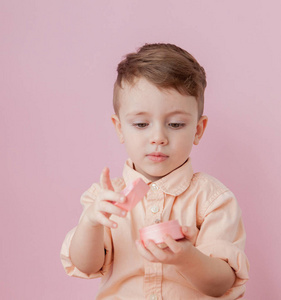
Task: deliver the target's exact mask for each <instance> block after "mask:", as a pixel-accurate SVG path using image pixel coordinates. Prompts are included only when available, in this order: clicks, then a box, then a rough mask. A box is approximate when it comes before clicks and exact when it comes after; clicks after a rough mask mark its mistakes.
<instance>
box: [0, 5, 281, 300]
mask: <svg viewBox="0 0 281 300" xmlns="http://www.w3.org/2000/svg"><path fill="white" fill-rule="evenodd" d="M280 9H281V5H280V2H279V1H277V0H276V1H257V0H251V1H242V0H238V1H237V0H236V1H225V0H220V1H218V0H215V1H207V0H206V1H202V0H196V1H195V0H194V1H188V0H180V1H172V0H170V1H169V0H150V1H145V0H142V1H133V0H116V1H114V0H107V1H102V0H100V1H94V0H81V1H74V0H49V1H36V0H29V1H27V0H23V1H15V0H6V1H5V0H4V1H3V0H2V1H1V3H0V22H1V23H0V24H1V25H0V26H1V29H0V36H1V47H0V51H1V56H0V63H1V65H0V69H1V79H0V80H1V82H0V83H1V87H0V100H1V102H0V105H1V106H0V130H1V132H0V133H1V139H0V146H1V158H0V159H1V161H0V164H1V167H0V170H1V171H0V172H1V177H0V179H1V210H0V214H1V216H0V222H1V223H0V230H1V249H0V251H1V253H0V255H1V256H0V259H1V272H0V298H1V299H8V300H18V299H20V300H30V299H40V300H60V299H71V300H75V299H78V300H79V299H85V300H86V299H94V295H95V292H96V290H97V286H98V280H81V279H76V278H69V277H68V276H66V275H65V273H64V270H63V268H62V266H61V263H60V259H59V252H60V247H61V243H62V241H63V239H64V236H65V234H66V233H67V231H68V230H70V229H71V228H72V227H74V226H75V225H76V223H77V221H78V218H79V216H80V213H81V206H80V203H79V199H80V195H81V194H82V192H84V191H85V190H86V189H87V188H88V187H89V186H90V185H91V184H92V182H95V181H98V180H99V174H100V171H101V170H102V168H103V167H104V166H106V165H107V166H108V167H110V169H111V171H112V176H118V175H120V172H121V170H122V167H123V163H124V160H125V159H126V154H125V150H124V149H123V147H122V145H119V143H118V140H117V137H116V136H115V132H114V130H113V127H112V124H111V122H110V115H111V114H112V103H111V101H112V100H111V99H112V86H113V83H114V80H115V76H116V71H115V70H116V66H117V63H118V62H119V61H120V59H121V58H122V56H123V55H124V54H126V53H128V52H131V51H134V50H136V48H137V47H139V46H141V45H143V44H144V43H145V42H170V43H175V44H177V45H179V46H181V47H183V48H185V49H187V50H188V51H189V52H191V53H192V54H193V55H194V56H195V57H196V58H197V59H198V60H199V62H200V63H201V64H202V65H203V66H204V67H205V69H206V72H207V76H208V87H207V91H206V106H205V107H206V109H205V113H206V114H207V115H208V116H209V125H208V128H207V131H206V135H205V137H204V139H203V140H202V143H200V145H199V146H198V147H195V148H194V149H193V153H192V159H193V166H194V169H195V170H196V171H199V170H200V171H205V172H208V173H210V174H212V175H213V176H215V177H217V178H218V179H220V180H221V181H222V182H224V183H225V184H226V185H227V186H228V187H230V189H232V190H233V192H234V193H235V194H236V196H237V198H238V201H239V203H240V206H241V208H242V211H243V218H244V223H245V227H246V230H247V236H248V240H247V247H246V253H247V255H248V257H249V260H250V264H251V271H250V277H251V279H250V281H249V282H248V284H247V292H246V298H247V299H250V300H251V299H254V300H257V299H261V300H264V299H277V298H278V296H279V294H280V292H279V291H280V280H281V276H280V266H281V261H280V251H281V241H280V236H281V235H280V232H279V229H278V228H280V225H281V222H280V209H281V205H280V202H279V201H280V194H279V193H280V183H281V182H280V170H281V165H280V158H279V155H280V152H281V142H280V136H281V132H280V128H281V121H280V107H281V105H280V87H281V84H280V80H281V59H280V53H281V42H280V38H281V35H280V28H281V21H280V14H279V13H280Z"/></svg>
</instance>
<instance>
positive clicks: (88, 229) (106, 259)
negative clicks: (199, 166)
mask: <svg viewBox="0 0 281 300" xmlns="http://www.w3.org/2000/svg"><path fill="white" fill-rule="evenodd" d="M117 71H118V77H117V80H116V83H115V86H114V99H113V100H114V109H115V115H113V116H112V121H113V124H114V126H115V129H116V132H117V134H118V137H119V140H120V142H121V143H124V145H125V147H126V150H127V153H128V156H129V159H128V160H127V162H126V164H125V166H124V171H123V177H121V178H117V179H113V180H111V179H110V175H109V169H108V168H105V169H104V170H103V171H102V174H101V179H100V184H93V185H92V186H91V188H90V189H89V190H88V191H86V192H85V193H84V194H83V195H82V198H81V203H82V204H83V206H84V210H83V214H82V216H81V218H80V222H79V224H78V226H77V227H76V228H74V229H73V230H72V231H70V232H69V233H68V235H67V237H66V239H65V241H64V243H63V246H62V252H61V258H62V263H63V266H64V268H65V270H66V272H67V274H69V275H70V276H77V277H82V278H97V277H100V276H101V277H102V280H101V286H100V289H99V293H98V296H97V298H96V299H122V300H123V299H134V300H135V299H151V300H153V299H154V300H155V299H157V300H159V299H167V300H170V299H213V298H214V297H220V299H231V300H233V299H238V298H241V297H242V296H243V294H244V292H245V282H246V281H247V279H248V261H247V258H246V256H245V254H244V251H243V249H244V244H245V231H244V227H243V223H242V220H241V213H240V209H239V207H238V204H237V201H236V199H235V197H234V195H233V194H232V193H231V191H229V189H228V188H226V187H225V186H224V185H223V184H222V183H220V182H219V181H218V180H216V179H215V178H213V177H211V176H209V175H207V174H204V173H196V174H194V173H193V171H192V167H191V159H190V153H191V149H192V146H193V145H198V143H199V141H200V139H201V138H202V136H203V133H204V131H205V129H206V125H207V117H206V116H204V115H203V106H204V90H205V87H206V76H205V72H204V69H203V68H202V67H201V66H200V65H199V63H198V62H197V61H196V60H195V59H194V57H192V56H191V55H190V54H189V53H187V52H186V51H185V50H183V49H181V48H179V47H177V46H175V45H171V44H146V45H144V46H143V47H142V48H140V49H139V50H138V52H136V53H131V54H128V55H127V56H126V58H125V59H124V60H123V61H122V62H121V63H120V64H119V65H118V70H117ZM137 178H142V179H143V180H144V181H145V182H146V183H147V184H148V185H149V186H150V190H149V191H148V193H147V195H146V196H145V197H144V198H143V199H142V201H141V202H140V203H138V204H137V206H136V207H135V208H133V209H132V210H131V211H130V212H128V213H126V211H125V210H123V209H122V208H120V207H118V206H116V205H114V203H116V202H120V203H122V202H125V201H126V199H125V197H124V196H122V194H121V193H120V192H121V190H122V189H124V187H125V186H126V185H128V184H130V183H131V182H132V181H134V180H135V179H137ZM168 220H178V221H179V223H180V224H181V226H182V232H183V234H184V236H185V238H184V239H182V240H174V239H172V237H171V236H169V235H166V236H165V238H164V242H165V244H166V245H167V247H166V248H161V247H158V246H157V245H156V244H155V243H154V242H153V241H147V242H146V243H145V245H144V243H142V242H141V241H140V240H139V239H140V238H139V229H140V228H143V227H146V226H149V225H152V224H155V223H160V222H165V221H168Z"/></svg>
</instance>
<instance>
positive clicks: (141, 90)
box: [119, 77, 180, 97]
mask: <svg viewBox="0 0 281 300" xmlns="http://www.w3.org/2000/svg"><path fill="white" fill-rule="evenodd" d="M152 90H153V91H154V92H155V91H156V92H158V93H159V94H170V93H171V92H174V93H175V92H176V93H178V94H180V93H179V92H178V91H177V90H175V89H174V88H172V87H170V88H169V87H167V88H163V87H160V86H158V85H156V84H155V83H153V82H150V81H149V80H147V79H146V78H144V77H135V78H134V79H133V81H132V82H128V81H122V82H121V87H120V88H119V97H122V96H123V97H124V96H126V95H128V94H132V93H133V94H146V93H147V94H149V93H150V92H151V91H152Z"/></svg>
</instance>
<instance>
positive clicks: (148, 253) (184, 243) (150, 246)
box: [136, 227, 193, 265]
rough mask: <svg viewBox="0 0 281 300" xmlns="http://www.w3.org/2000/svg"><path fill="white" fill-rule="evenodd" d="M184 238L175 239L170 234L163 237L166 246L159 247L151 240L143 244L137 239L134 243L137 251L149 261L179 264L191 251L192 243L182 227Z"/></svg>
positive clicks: (185, 229)
mask: <svg viewBox="0 0 281 300" xmlns="http://www.w3.org/2000/svg"><path fill="white" fill-rule="evenodd" d="M182 232H183V234H184V236H185V239H183V240H180V241H175V240H174V239H173V238H172V237H171V236H169V235H167V236H165V237H164V242H165V244H166V245H167V248H164V249H161V248H159V247H158V246H157V245H156V244H155V243H154V242H153V241H148V242H146V244H145V245H144V244H143V243H142V241H140V240H137V241H136V245H137V249H138V251H139V253H140V254H141V255H142V256H143V257H144V258H145V259H146V260H148V261H150V262H160V263H163V264H172V265H181V264H183V263H184V262H185V261H186V260H187V257H188V253H189V251H192V248H193V245H192V243H191V242H190V241H189V240H188V239H189V236H188V231H187V228H186V227H182Z"/></svg>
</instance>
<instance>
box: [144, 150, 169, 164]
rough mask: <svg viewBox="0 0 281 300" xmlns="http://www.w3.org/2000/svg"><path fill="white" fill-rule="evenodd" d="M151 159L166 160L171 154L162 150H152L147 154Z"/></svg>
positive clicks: (156, 160)
mask: <svg viewBox="0 0 281 300" xmlns="http://www.w3.org/2000/svg"><path fill="white" fill-rule="evenodd" d="M146 156H147V157H148V158H149V159H150V160H152V161H155V162H161V161H164V160H166V159H167V158H168V157H169V156H168V155H166V154H164V153H161V152H152V153H149V154H147V155H146Z"/></svg>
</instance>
